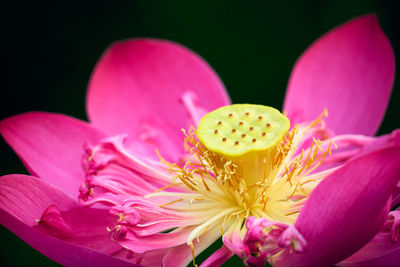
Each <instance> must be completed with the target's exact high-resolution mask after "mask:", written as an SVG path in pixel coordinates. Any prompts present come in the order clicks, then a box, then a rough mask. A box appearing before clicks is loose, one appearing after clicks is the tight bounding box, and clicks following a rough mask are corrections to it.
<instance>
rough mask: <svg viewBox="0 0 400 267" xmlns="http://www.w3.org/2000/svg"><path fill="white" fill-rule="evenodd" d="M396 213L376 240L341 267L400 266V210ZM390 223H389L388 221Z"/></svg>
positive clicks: (345, 261)
mask: <svg viewBox="0 0 400 267" xmlns="http://www.w3.org/2000/svg"><path fill="white" fill-rule="evenodd" d="M393 213H396V215H395V217H392V216H389V217H388V218H390V219H394V221H392V222H391V223H389V224H388V225H387V224H386V223H385V226H384V227H383V228H382V229H381V232H379V233H378V234H377V235H376V236H375V237H374V239H372V240H371V242H369V243H368V244H367V245H365V246H364V247H363V248H362V249H360V250H359V251H357V252H356V253H355V254H353V255H351V257H349V258H347V259H345V260H344V261H342V262H341V263H340V264H339V266H345V267H350V266H360V267H361V266H366V267H368V266H388V267H390V266H393V267H394V266H399V264H400V242H399V240H398V236H399V223H400V222H399V219H400V217H399V215H400V214H399V209H397V211H392V212H391V213H390V214H393ZM387 222H388V221H387Z"/></svg>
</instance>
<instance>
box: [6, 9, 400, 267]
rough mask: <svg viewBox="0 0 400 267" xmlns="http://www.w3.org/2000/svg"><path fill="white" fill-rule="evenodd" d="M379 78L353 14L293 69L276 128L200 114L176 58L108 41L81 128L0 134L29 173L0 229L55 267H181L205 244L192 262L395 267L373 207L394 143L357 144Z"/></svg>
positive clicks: (15, 178)
mask: <svg viewBox="0 0 400 267" xmlns="http://www.w3.org/2000/svg"><path fill="white" fill-rule="evenodd" d="M393 80H394V56H393V51H392V48H391V45H390V43H389V41H388V40H387V38H386V36H385V35H384V33H383V32H382V30H381V29H380V27H379V24H378V22H377V19H376V17H375V16H374V15H367V16H362V17H359V18H356V19H354V20H352V21H350V22H348V23H346V24H344V25H342V26H340V27H338V28H336V29H334V30H333V31H331V32H329V33H328V34H326V35H324V36H323V37H321V38H320V39H319V40H317V41H316V42H315V43H314V44H313V45H312V46H311V47H310V48H309V49H308V50H307V51H306V52H305V53H304V54H303V55H302V56H301V57H300V59H299V60H298V62H297V63H296V65H295V67H294V69H293V72H292V75H291V78H290V81H289V85H288V90H287V95H286V98H285V104H284V110H285V112H286V114H287V116H288V117H289V118H290V122H291V125H292V126H293V125H296V126H295V127H291V128H290V129H289V122H288V120H287V119H286V117H285V116H283V115H282V114H280V113H279V112H278V111H276V110H274V109H271V108H268V107H262V106H256V105H233V106H227V107H224V108H221V109H218V110H216V111H213V112H211V113H208V112H209V111H212V110H215V109H216V108H219V107H222V106H226V105H230V100H229V97H228V95H227V93H226V91H225V89H224V87H223V84H222V82H221V81H220V80H219V78H218V77H217V75H216V74H215V72H213V70H212V69H211V68H210V67H209V66H208V65H207V63H205V62H204V61H203V60H202V59H201V58H200V57H198V56H197V55H195V54H194V53H193V52H191V51H189V50H188V49H186V48H184V47H182V46H179V45H177V44H174V43H171V42H168V41H161V40H148V39H135V40H128V41H124V42H120V43H116V44H114V45H113V46H112V47H111V48H110V49H109V50H107V51H106V53H105V54H104V55H103V57H102V58H101V60H100V62H99V63H98V65H97V66H96V68H95V70H94V73H93V76H92V78H91V81H90V85H89V91H88V98H87V109H88V115H89V118H90V121H91V122H90V123H86V122H82V121H78V120H75V119H73V118H70V117H67V116H64V115H60V114H51V113H43V112H30V113H26V114H22V115H17V116H14V117H11V118H8V119H5V120H3V121H2V122H1V123H0V132H1V134H2V135H3V137H4V138H5V140H6V141H7V142H8V143H9V144H10V146H11V147H12V148H13V149H14V150H15V151H16V153H17V154H18V155H19V156H20V158H21V159H22V161H23V162H24V164H25V165H26V167H27V168H28V170H29V171H30V173H31V175H32V176H25V175H16V174H15V175H6V176H3V177H2V178H1V179H0V203H1V206H0V207H1V213H0V222H1V224H2V225H4V226H6V227H7V228H8V229H10V230H11V231H13V232H14V233H16V234H17V235H18V236H20V237H21V238H22V239H23V240H25V241H26V242H27V243H28V244H29V245H31V246H32V247H34V248H35V249H37V250H39V251H40V252H41V253H43V254H44V255H46V256H47V257H49V258H51V259H53V260H54V261H57V262H59V263H61V264H63V265H82V266H83V265H84V266H103V265H104V266H125V265H126V266H132V265H135V264H137V265H144V266H160V265H164V266H182V265H186V264H188V263H189V262H190V261H191V260H192V258H193V257H194V256H195V255H197V254H198V253H200V252H201V251H202V250H204V249H205V248H207V247H208V246H209V245H210V244H212V243H213V242H214V241H215V240H216V239H218V238H219V237H220V236H221V235H222V236H223V241H224V246H223V247H222V248H220V249H219V250H217V251H216V252H215V253H214V254H213V255H211V256H210V257H209V258H208V259H207V260H206V261H205V262H203V263H202V265H203V266H216V265H219V264H222V263H223V262H225V261H226V260H227V259H228V258H230V257H231V256H232V255H233V254H237V255H238V256H240V257H241V258H242V259H243V261H244V263H245V264H246V265H247V264H248V263H250V264H253V265H264V264H265V262H266V261H269V262H271V263H273V264H274V265H276V266H325V265H326V266H329V265H333V264H337V263H339V262H341V263H340V264H341V265H343V266H358V265H360V266H361V265H362V266H368V264H370V265H371V266H372V265H374V266H376V265H382V264H383V263H384V264H385V265H386V266H389V265H391V266H395V265H398V264H399V263H400V253H399V250H400V243H399V242H398V240H399V237H400V234H399V225H400V212H399V211H391V212H389V210H390V208H391V207H394V206H396V205H397V204H398V203H399V202H400V190H399V188H398V187H396V184H397V183H398V181H399V177H400V147H399V144H400V135H399V131H398V130H396V131H394V132H393V133H391V134H388V135H384V136H381V137H373V135H374V134H375V133H376V131H377V129H378V127H379V125H380V123H381V120H382V118H383V116H384V113H385V109H386V106H387V103H388V100H389V97H390V93H391V88H392V85H393ZM325 109H328V110H329V113H330V114H329V117H328V118H327V119H326V123H325V122H324V119H323V116H319V115H320V114H321V112H323V111H324V110H325ZM224 112H226V113H224ZM207 113H208V115H206V116H204V115H205V114H207ZM221 114H222V115H223V114H227V117H226V118H225V117H223V118H222V117H221V116H222V115H221ZM265 114H266V115H267V116H269V117H266V116H265ZM218 116H220V117H218ZM235 116H238V118H236V117H235ZM251 116H254V117H252V118H251ZM215 118H222V119H221V120H220V121H218V120H219V119H215ZM268 118H269V119H268ZM220 122H221V123H220ZM213 123H214V124H213ZM247 123H248V126H249V128H246V129H242V130H241V128H240V127H241V125H243V124H246V125H247ZM222 124H224V125H225V124H230V125H237V129H236V128H233V129H232V132H229V133H228V132H226V131H225V130H226V129H228V128H217V127H219V126H218V125H220V126H221V125H222ZM210 125H211V126H210ZM190 126H194V127H198V128H197V130H196V132H194V131H190V130H189V131H188V132H187V133H186V139H185V140H186V142H185V146H184V145H183V143H184V138H185V136H184V135H183V134H182V133H181V129H190ZM210 127H214V128H215V129H214V128H212V129H211V128H210ZM221 127H222V126H221ZM235 127H236V126H235ZM262 127H264V128H262ZM261 128H262V129H261ZM210 129H211V130H210ZM230 129H231V128H229V131H231V130H230ZM263 129H264V130H263ZM224 131H225V132H224ZM240 131H241V135H240V136H236V135H235V134H237V132H240ZM253 131H258V134H259V135H257V138H252V139H248V140H249V141H242V139H240V138H249V137H248V136H253V137H254V135H253ZM221 133H224V134H225V135H221V136H220V135H219V134H221ZM213 134H215V136H216V137H214V135H213ZM223 136H225V137H223ZM271 136H272V137H271ZM235 138H236V139H235ZM262 138H265V139H262ZM233 139H234V140H240V142H239V141H232V140H233ZM243 140H247V139H243ZM260 140H261V141H262V142H260ZM263 140H264V141H263ZM219 142H226V143H224V144H227V145H221V144H220V143H219ZM246 142H247V143H246ZM242 144H246V145H242ZM266 144H268V145H266ZM335 146H337V149H334V148H335ZM82 147H83V149H82ZM155 148H156V149H157V153H156V152H155V151H154V149H155ZM185 148H186V150H185ZM243 151H244V152H243ZM242 152H243V153H242ZM157 154H159V155H160V157H161V158H162V160H161V163H160V161H159V156H158V155H157Z"/></svg>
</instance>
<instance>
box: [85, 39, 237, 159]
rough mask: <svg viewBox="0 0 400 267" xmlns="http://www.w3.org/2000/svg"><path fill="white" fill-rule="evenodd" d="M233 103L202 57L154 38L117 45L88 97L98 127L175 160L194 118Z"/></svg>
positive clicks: (100, 67)
mask: <svg viewBox="0 0 400 267" xmlns="http://www.w3.org/2000/svg"><path fill="white" fill-rule="evenodd" d="M185 103H186V104H185ZM227 104H230V100H229V97H228V95H227V93H226V91H225V89H224V86H223V84H222V82H221V81H220V79H219V78H218V76H217V74H216V73H215V72H214V71H213V70H212V69H211V67H210V66H209V65H208V64H207V63H206V62H205V61H204V60H203V59H202V58H200V57H199V56H198V55H196V54H195V53H193V52H192V51H190V50H188V49H187V48H184V47H182V46H180V45H178V44H175V43H173V42H169V41H163V40H152V39H132V40H127V41H123V42H119V43H115V44H113V45H112V46H111V47H110V48H109V49H108V50H107V51H106V52H105V54H104V55H103V57H102V58H101V59H100V61H99V62H98V64H97V66H96V68H95V70H94V72H93V75H92V77H91V80H90V84H89V92H88V96H87V111H88V114H89V117H90V120H91V121H92V122H94V123H95V124H96V126H99V127H100V128H101V129H103V130H105V131H106V132H107V133H109V134H112V135H114V134H121V133H128V134H129V136H130V137H131V140H133V141H136V143H142V142H146V143H148V144H149V145H150V147H151V149H150V150H151V152H154V146H157V148H158V149H159V150H160V152H161V154H162V155H163V156H166V155H167V156H170V157H172V158H176V156H178V155H180V153H181V152H182V151H183V135H182V132H181V129H182V128H183V129H188V127H189V126H190V125H191V124H192V125H193V124H194V122H193V121H192V118H197V117H199V116H201V114H202V113H204V109H205V110H209V111H210V110H213V109H215V108H218V107H220V106H223V105H227ZM193 112H198V113H199V115H196V114H193ZM153 154H154V153H153Z"/></svg>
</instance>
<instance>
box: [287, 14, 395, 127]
mask: <svg viewBox="0 0 400 267" xmlns="http://www.w3.org/2000/svg"><path fill="white" fill-rule="evenodd" d="M393 81H394V55H393V50H392V47H391V45H390V43H389V41H388V39H387V37H386V36H385V34H384V33H383V31H382V29H381V28H380V26H379V24H378V20H377V18H376V16H375V15H366V16H362V17H359V18H356V19H354V20H351V21H350V22H348V23H345V24H344V25H342V26H339V27H338V28H336V29H334V30H332V31H331V32H329V33H327V34H326V35H324V36H322V37H321V38H320V39H318V40H317V41H316V42H314V44H312V45H311V46H310V47H309V48H308V49H307V50H306V51H305V52H304V54H303V55H302V56H301V57H300V58H299V60H298V61H297V63H296V65H295V66H294V69H293V71H292V74H291V77H290V80H289V85H288V90H287V93H286V99H285V105H284V110H285V111H287V112H288V116H289V118H291V120H292V122H295V123H297V122H301V121H306V120H312V119H314V118H315V117H317V116H318V115H319V114H320V113H321V112H322V111H323V110H324V109H325V108H327V109H328V110H329V117H328V118H327V120H326V121H327V126H328V128H330V129H332V130H334V131H335V133H336V134H345V133H355V134H365V135H374V134H375V133H376V131H377V130H378V127H379V125H380V123H381V121H382V119H383V116H384V114H385V111H386V107H387V104H388V101H389V97H390V93H391V91H392V86H393ZM339 107H340V108H339Z"/></svg>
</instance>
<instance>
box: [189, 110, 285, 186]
mask: <svg viewBox="0 0 400 267" xmlns="http://www.w3.org/2000/svg"><path fill="white" fill-rule="evenodd" d="M289 128H290V122H289V119H288V118H286V117H285V116H284V115H282V114H281V113H280V112H279V111H278V110H276V109H274V108H271V107H266V106H261V105H250V104H236V105H231V106H225V107H222V108H219V109H217V110H214V111H213V112H210V113H208V114H207V115H205V116H204V117H203V118H202V119H201V120H200V123H199V126H198V128H197V131H196V135H197V138H198V139H199V141H200V142H201V143H202V144H203V145H204V146H205V147H206V148H207V149H208V150H209V151H211V152H214V153H215V154H217V155H219V156H221V157H224V158H225V159H227V160H230V161H231V162H232V163H233V164H235V165H236V166H237V170H236V171H237V172H239V173H240V174H241V175H240V176H241V177H242V178H243V179H245V181H246V184H247V185H248V186H252V185H254V184H255V183H256V182H258V181H260V180H262V179H263V178H266V177H268V176H269V175H270V174H271V171H272V169H273V167H274V162H273V159H276V155H277V154H279V153H280V152H281V151H280V144H281V143H282V140H283V139H284V137H285V136H286V134H287V132H288V130H289Z"/></svg>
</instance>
